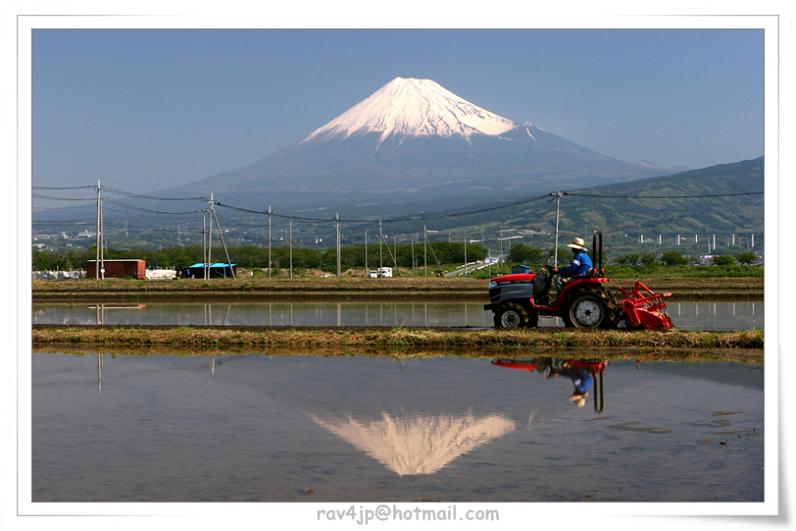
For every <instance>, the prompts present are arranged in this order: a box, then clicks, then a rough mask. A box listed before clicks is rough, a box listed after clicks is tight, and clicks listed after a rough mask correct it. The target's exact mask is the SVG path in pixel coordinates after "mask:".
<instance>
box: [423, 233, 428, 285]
mask: <svg viewBox="0 0 796 531" xmlns="http://www.w3.org/2000/svg"><path fill="white" fill-rule="evenodd" d="M423 276H425V277H427V276H428V230H427V229H426V226H425V225H423Z"/></svg>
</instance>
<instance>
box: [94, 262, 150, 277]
mask: <svg viewBox="0 0 796 531" xmlns="http://www.w3.org/2000/svg"><path fill="white" fill-rule="evenodd" d="M103 263H104V264H105V278H121V277H131V278H137V279H139V280H145V279H146V260H138V259H129V260H103ZM96 276H97V263H96V261H95V260H89V261H88V262H86V278H88V279H92V278H96Z"/></svg>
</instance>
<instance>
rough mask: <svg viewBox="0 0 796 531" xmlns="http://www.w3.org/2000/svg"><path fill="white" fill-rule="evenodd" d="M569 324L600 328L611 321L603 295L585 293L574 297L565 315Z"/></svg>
mask: <svg viewBox="0 0 796 531" xmlns="http://www.w3.org/2000/svg"><path fill="white" fill-rule="evenodd" d="M564 322H565V323H566V324H567V326H574V327H575V328H599V327H601V326H605V325H606V323H609V322H610V318H609V316H608V307H607V305H606V304H605V301H604V300H603V299H602V297H599V296H598V295H596V294H593V293H583V294H581V295H578V296H576V297H575V298H573V299H572V301H571V303H570V305H569V308H568V310H567V311H566V313H565V315H564Z"/></svg>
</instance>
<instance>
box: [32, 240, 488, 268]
mask: <svg viewBox="0 0 796 531" xmlns="http://www.w3.org/2000/svg"><path fill="white" fill-rule="evenodd" d="M202 252H203V250H202V247H201V246H198V245H197V246H189V247H163V248H160V249H144V248H141V249H105V255H104V256H105V259H106V260H111V259H114V258H115V259H136V258H137V259H143V260H146V263H147V267H149V268H162V269H182V268H185V267H188V266H190V265H193V264H196V263H201V262H202ZM289 253H290V250H289V249H288V248H287V247H272V249H271V262H272V264H273V267H274V268H275V269H286V268H288V267H289V264H290V256H289ZM213 254H214V261H215V262H225V261H226V257H224V254H223V251H222V250H221V249H218V250H217V251H214V253H213ZM229 255H230V260H231V261H232V263H234V264H237V265H238V267H242V268H262V267H267V266H268V248H267V247H262V246H257V245H245V246H239V247H230V248H229ZM486 256H487V250H486V249H485V248H484V247H483V246H481V245H479V244H468V245H467V261H468V262H472V261H475V260H483V259H484V258H486ZM95 257H96V247H95V246H92V247H90V248H88V249H69V250H67V251H62V252H61V251H59V252H55V251H41V250H35V249H34V250H33V270H34V271H52V270H57V269H61V270H71V269H84V268H85V264H86V262H87V261H89V260H94V259H95ZM464 258H465V249H464V243H448V242H434V243H431V242H429V244H428V250H427V253H426V259H427V263H428V267H436V265H437V263H440V264H456V263H464ZM413 260H414V265H415V266H416V267H422V266H423V244H416V245H414V252H413V248H412V246H411V245H398V246H397V247H396V246H392V245H390V246H389V248H388V246H387V245H383V246H382V252H381V263H382V264H383V265H384V266H385V267H393V266H394V265H395V264H396V263H397V265H398V266H399V267H402V268H411V267H412V265H413ZM340 261H341V266H342V267H343V268H344V269H348V268H361V267H365V245H364V244H362V245H344V246H342V247H341V249H340ZM367 266H368V267H369V268H371V269H375V268H377V267H379V245H378V244H375V245H374V244H370V245H368V246H367ZM293 267H294V268H297V269H321V270H324V271H335V270H336V269H337V252H336V249H335V248H334V247H332V248H328V249H313V248H307V247H294V248H293Z"/></svg>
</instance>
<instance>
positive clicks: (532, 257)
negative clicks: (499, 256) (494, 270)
mask: <svg viewBox="0 0 796 531" xmlns="http://www.w3.org/2000/svg"><path fill="white" fill-rule="evenodd" d="M544 259H545V253H544V251H542V250H541V249H535V248H533V247H530V246H528V245H525V244H524V243H515V244H514V245H512V246H511V252H510V253H509V260H510V261H511V262H524V263H526V264H539V263H542V262H543V261H544Z"/></svg>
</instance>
